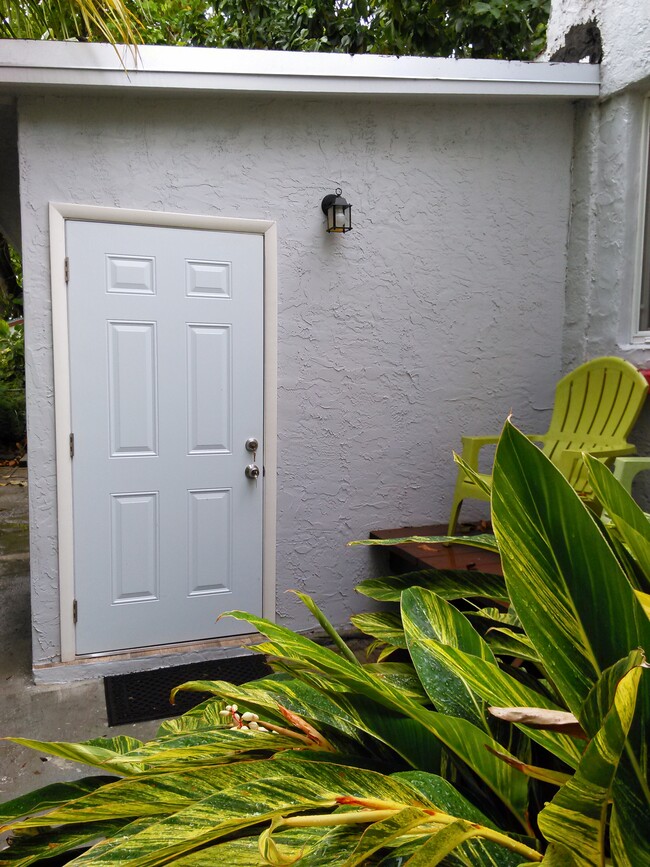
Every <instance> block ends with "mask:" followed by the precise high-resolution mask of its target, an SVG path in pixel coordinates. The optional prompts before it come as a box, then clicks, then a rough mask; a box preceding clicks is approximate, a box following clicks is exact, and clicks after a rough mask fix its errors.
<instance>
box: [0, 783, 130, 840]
mask: <svg viewBox="0 0 650 867" xmlns="http://www.w3.org/2000/svg"><path fill="white" fill-rule="evenodd" d="M115 779H116V777H104V776H101V777H84V779H82V780H77V781H76V782H74V783H53V784H52V785H50V786H44V787H43V788H42V789H36V791H35V792H28V793H27V794H26V795H21V796H20V797H19V798H14V799H13V800H11V801H5V803H4V804H0V825H4V824H6V823H9V822H13V821H15V820H17V819H20V817H21V816H27V815H28V814H29V813H39V812H45V811H46V810H51V809H53V808H54V807H58V806H59V805H60V804H65V803H67V802H68V801H74V800H75V799H76V798H81V797H82V796H83V795H87V794H88V793H89V792H94V791H95V789H98V788H99V787H100V786H105V785H106V783H112V782H114V780H115ZM0 831H2V827H0Z"/></svg>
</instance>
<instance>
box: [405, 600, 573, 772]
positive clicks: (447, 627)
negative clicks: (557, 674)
mask: <svg viewBox="0 0 650 867" xmlns="http://www.w3.org/2000/svg"><path fill="white" fill-rule="evenodd" d="M402 620H403V622H404V631H405V634H406V638H407V641H408V644H409V650H410V652H411V656H412V658H413V661H414V662H415V665H416V668H417V670H418V673H419V675H420V678H421V680H422V682H423V684H424V686H425V688H426V689H427V691H428V692H429V695H430V696H431V698H432V700H433V702H434V704H435V705H436V706H440V705H441V702H442V701H445V702H446V701H447V696H446V695H445V692H444V691H445V690H446V689H449V692H450V694H451V700H450V703H449V706H448V712H449V713H454V710H453V709H452V708H453V702H454V701H457V697H458V696H463V700H464V702H465V705H466V707H472V708H473V709H474V710H475V712H476V714H477V715H478V714H479V713H480V714H482V724H483V725H484V726H485V727H486V729H487V722H486V717H485V702H489V703H490V704H493V705H499V706H506V707H516V706H526V707H531V706H536V707H544V708H548V709H549V710H562V708H559V707H558V706H557V705H556V704H554V703H553V702H551V701H550V700H549V699H547V698H546V696H545V695H543V694H542V693H541V692H536V691H534V690H532V689H530V688H529V687H527V686H525V685H524V684H523V683H521V682H520V681H518V680H515V679H514V678H513V677H511V676H510V675H509V674H507V673H506V672H505V671H502V670H501V669H500V668H499V666H498V665H497V664H496V661H495V658H494V656H493V654H492V651H491V650H490V649H489V646H488V645H487V644H486V642H485V641H483V639H482V638H481V637H480V635H479V634H478V633H477V632H476V630H474V628H473V627H472V625H471V624H470V623H469V621H468V620H467V618H466V617H464V616H463V614H462V613H461V612H460V611H458V610H457V609H456V608H454V607H453V606H452V605H450V604H449V603H448V602H446V601H445V600H444V599H440V597H438V596H436V594H435V593H431V592H430V591H429V590H422V589H420V588H415V589H413V590H407V591H405V592H404V594H403V595H402ZM450 684H451V688H450V687H449V685H450ZM442 706H443V707H447V705H445V704H443V705H442ZM455 712H456V714H457V715H460V713H461V712H462V708H461V709H460V710H456V711H455ZM520 728H521V730H522V731H523V732H524V733H525V734H526V735H528V737H530V738H532V739H533V740H535V741H537V742H538V743H539V744H541V745H542V746H544V747H545V748H546V749H548V750H549V751H550V752H552V753H553V755H555V756H557V757H558V758H560V759H562V761H564V762H567V763H568V764H569V765H570V766H572V767H575V766H576V765H577V763H578V761H579V759H580V755H581V752H582V745H580V744H577V743H575V742H574V741H573V739H572V738H569V737H567V736H566V735H561V734H557V733H555V732H547V731H537V730H534V729H531V728H530V727H529V726H525V725H521V726H520Z"/></svg>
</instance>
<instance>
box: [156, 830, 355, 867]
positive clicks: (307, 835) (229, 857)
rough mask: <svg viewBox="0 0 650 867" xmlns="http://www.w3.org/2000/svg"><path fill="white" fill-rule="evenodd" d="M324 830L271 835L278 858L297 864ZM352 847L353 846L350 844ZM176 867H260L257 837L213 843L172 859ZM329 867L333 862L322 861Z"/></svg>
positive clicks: (324, 832)
mask: <svg viewBox="0 0 650 867" xmlns="http://www.w3.org/2000/svg"><path fill="white" fill-rule="evenodd" d="M328 830H331V829H327V828H290V829H288V830H285V831H281V832H277V833H276V834H274V842H275V844H276V846H277V849H278V852H279V855H280V858H283V859H285V860H286V862H287V864H293V863H296V864H297V863H298V860H297V859H298V858H301V857H302V856H304V855H305V853H307V852H310V851H311V850H312V849H313V847H314V846H316V844H317V843H318V842H319V840H320V839H321V838H322V837H324V836H326V835H327V833H328ZM353 845H354V843H353ZM173 863H174V865H178V867H220V865H224V867H231V865H232V867H261V865H262V864H264V862H263V861H262V860H261V855H260V846H259V838H258V837H257V836H256V835H255V834H253V835H252V836H250V837H244V838H243V839H241V840H228V841H227V842H225V843H216V844H215V845H213V846H208V847H206V848H205V849H200V850H199V851H198V852H193V853H191V854H190V855H183V856H181V857H180V858H175V859H174V861H173ZM325 863H327V864H328V867H331V865H332V860H331V859H330V860H328V861H327V862H325Z"/></svg>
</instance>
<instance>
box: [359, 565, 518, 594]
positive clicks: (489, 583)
mask: <svg viewBox="0 0 650 867" xmlns="http://www.w3.org/2000/svg"><path fill="white" fill-rule="evenodd" d="M410 587H425V588H426V589H427V590H433V591H434V592H435V593H437V594H438V596H441V597H442V598H443V599H464V598H466V597H469V598H471V597H475V596H479V597H485V598H486V599H498V600H500V601H504V602H505V601H507V599H508V591H507V590H506V582H505V580H504V579H503V578H502V576H501V575H491V574H488V573H486V572H475V571H460V570H458V571H456V570H451V569H424V570H422V571H419V572H405V573H404V574H402V575H391V576H389V577H387V578H368V579H367V580H365V581H362V582H361V583H360V584H357V586H356V590H357V591H358V592H359V593H363V594H364V596H369V597H370V598H371V599H376V600H377V601H378V602H399V600H400V596H401V595H402V592H403V591H404V590H408V589H409V588H410Z"/></svg>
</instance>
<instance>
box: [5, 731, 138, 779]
mask: <svg viewBox="0 0 650 867" xmlns="http://www.w3.org/2000/svg"><path fill="white" fill-rule="evenodd" d="M5 740H8V741H11V742H12V743H14V744H20V746H23V747H29V748H30V749H32V750H37V751H38V752H40V753H49V754H50V755H52V756H59V758H62V759H69V760H70V761H73V762H81V763H82V764H84V765H91V766H93V767H96V768H102V769H103V770H109V771H112V772H115V773H116V774H121V775H126V776H128V775H130V774H135V773H139V769H137V768H132V767H131V766H129V765H128V764H126V765H125V764H123V763H122V761H121V759H122V757H123V756H124V755H125V754H126V753H129V752H131V751H132V750H134V749H137V748H138V747H141V746H142V741H138V740H136V739H135V738H129V737H126V736H124V735H120V736H119V737H116V738H96V739H94V740H90V741H82V742H81V743H78V744H66V743H63V742H61V741H35V740H31V739H29V738H5Z"/></svg>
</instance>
